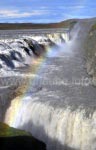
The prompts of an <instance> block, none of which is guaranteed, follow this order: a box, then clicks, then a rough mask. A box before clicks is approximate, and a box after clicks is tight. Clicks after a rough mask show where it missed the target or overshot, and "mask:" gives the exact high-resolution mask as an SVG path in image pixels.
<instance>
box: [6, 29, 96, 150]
mask: <svg viewBox="0 0 96 150" xmlns="http://www.w3.org/2000/svg"><path fill="white" fill-rule="evenodd" d="M79 31H80V30H79ZM79 31H78V32H77V34H75V35H76V36H75V38H72V39H71V40H70V41H68V42H67V43H65V44H63V45H61V46H60V48H58V47H56V49H54V48H52V51H51V52H48V55H47V58H46V60H43V61H42V63H41V66H43V67H41V66H40V67H39V70H38V71H37V73H36V78H34V79H33V80H32V81H30V85H29V87H27V90H26V92H25V93H24V95H22V96H18V97H16V98H15V99H13V100H12V101H11V104H10V106H9V108H8V109H7V111H6V114H5V120H4V121H5V122H6V123H7V124H9V125H10V126H13V127H15V128H19V129H24V130H26V131H29V132H31V133H32V135H33V136H34V137H36V138H38V139H40V140H41V141H44V142H45V143H46V145H47V149H48V150H96V107H95V106H96V105H95V100H96V95H95V93H96V89H95V88H94V87H92V86H91V84H90V83H89V82H88V81H89V80H87V79H88V76H87V74H86V71H85V67H84V65H85V64H84V60H83V57H81V55H80V57H78V56H79V54H81V53H80V51H79V50H80V49H77V47H78V43H77V42H78V40H77V36H78V33H79ZM75 43H76V44H75ZM54 50H57V51H58V52H57V53H54V52H53V51H54ZM53 53H54V54H53ZM77 54H78V55H77Z"/></svg>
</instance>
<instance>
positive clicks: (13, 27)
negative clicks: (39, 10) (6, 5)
mask: <svg viewBox="0 0 96 150" xmlns="http://www.w3.org/2000/svg"><path fill="white" fill-rule="evenodd" d="M76 22H77V20H76V19H70V20H66V21H63V22H59V23H49V24H34V23H0V30H16V29H44V28H68V27H69V28H70V27H72V26H73V25H74V24H75V23H76Z"/></svg>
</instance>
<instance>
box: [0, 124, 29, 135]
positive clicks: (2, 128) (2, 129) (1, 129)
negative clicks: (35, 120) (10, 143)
mask: <svg viewBox="0 0 96 150" xmlns="http://www.w3.org/2000/svg"><path fill="white" fill-rule="evenodd" d="M12 136H31V134H29V133H27V132H25V131H23V130H18V129H15V128H12V127H9V126H8V125H6V124H4V123H1V122H0V137H12Z"/></svg>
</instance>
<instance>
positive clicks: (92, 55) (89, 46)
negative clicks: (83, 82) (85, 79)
mask: <svg viewBox="0 0 96 150" xmlns="http://www.w3.org/2000/svg"><path fill="white" fill-rule="evenodd" d="M85 49H86V60H87V63H86V67H87V72H88V74H89V75H91V76H92V83H93V84H94V85H96V22H95V23H94V25H93V26H92V27H91V29H90V31H89V34H88V37H87V40H86V43H85Z"/></svg>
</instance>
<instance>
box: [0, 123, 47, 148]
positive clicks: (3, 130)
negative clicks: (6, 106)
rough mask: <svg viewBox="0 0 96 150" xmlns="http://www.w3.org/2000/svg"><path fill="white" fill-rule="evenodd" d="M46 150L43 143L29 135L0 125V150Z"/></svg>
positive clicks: (2, 124)
mask: <svg viewBox="0 0 96 150" xmlns="http://www.w3.org/2000/svg"><path fill="white" fill-rule="evenodd" d="M9 149H10V150H13V149H14V150H19V149H23V150H46V146H45V144H44V143H43V142H41V141H39V140H37V139H35V138H34V137H32V136H31V134H30V133H27V132H25V131H22V130H17V129H14V128H12V127H9V126H8V125H6V124H4V123H0V150H9Z"/></svg>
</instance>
